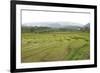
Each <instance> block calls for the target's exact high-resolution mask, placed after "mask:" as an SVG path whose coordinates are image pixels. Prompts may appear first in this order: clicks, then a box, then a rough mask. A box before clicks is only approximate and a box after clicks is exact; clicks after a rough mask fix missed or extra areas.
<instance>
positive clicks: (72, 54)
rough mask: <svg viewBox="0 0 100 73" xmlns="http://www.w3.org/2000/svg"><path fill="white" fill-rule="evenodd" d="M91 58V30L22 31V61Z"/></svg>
mask: <svg viewBox="0 0 100 73" xmlns="http://www.w3.org/2000/svg"><path fill="white" fill-rule="evenodd" d="M89 58H90V39H89V32H50V33H22V49H21V62H24V63H26V62H45V61H67V60H85V59H89Z"/></svg>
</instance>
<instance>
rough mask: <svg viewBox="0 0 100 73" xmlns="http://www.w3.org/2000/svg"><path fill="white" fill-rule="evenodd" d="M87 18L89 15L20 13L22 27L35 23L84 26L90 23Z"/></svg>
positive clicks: (42, 12)
mask: <svg viewBox="0 0 100 73" xmlns="http://www.w3.org/2000/svg"><path fill="white" fill-rule="evenodd" d="M89 16H90V14H89V13H74V12H73V13H69V12H44V11H22V25H25V24H27V23H37V22H73V23H79V24H82V25H85V24H87V23H89V21H90V20H89V19H90V17H89ZM31 25H33V24H31Z"/></svg>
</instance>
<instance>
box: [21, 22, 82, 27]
mask: <svg viewBox="0 0 100 73" xmlns="http://www.w3.org/2000/svg"><path fill="white" fill-rule="evenodd" d="M22 26H31V27H34V26H37V27H51V28H71V27H83V26H84V25H82V24H79V23H72V22H37V23H26V24H23V25H22Z"/></svg>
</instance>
